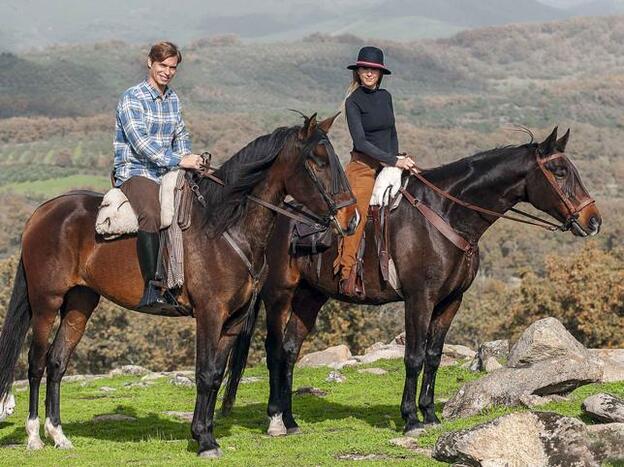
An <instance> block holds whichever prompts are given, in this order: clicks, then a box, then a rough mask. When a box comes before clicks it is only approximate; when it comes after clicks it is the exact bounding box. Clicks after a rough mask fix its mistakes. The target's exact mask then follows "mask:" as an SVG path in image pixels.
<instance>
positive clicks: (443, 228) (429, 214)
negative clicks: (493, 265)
mask: <svg viewBox="0 0 624 467" xmlns="http://www.w3.org/2000/svg"><path fill="white" fill-rule="evenodd" d="M399 191H400V192H401V193H402V194H403V196H404V197H405V199H406V200H407V201H408V202H409V203H410V204H411V205H412V206H414V207H415V208H416V209H418V211H420V213H421V214H422V215H423V216H424V218H425V219H427V220H428V221H429V223H430V224H431V225H433V226H434V227H435V228H436V229H437V230H438V231H439V232H440V233H441V234H442V235H444V236H445V237H446V238H447V239H448V240H449V241H450V242H451V243H452V244H453V245H455V246H456V247H457V248H459V249H460V250H462V251H463V252H464V253H466V254H468V255H470V254H472V252H473V251H474V245H473V244H472V243H470V242H469V241H468V240H466V239H465V238H464V237H462V236H461V235H459V234H458V233H457V232H456V231H455V230H454V229H453V227H451V226H450V224H449V223H448V222H446V221H445V220H444V219H443V218H442V217H441V216H440V215H439V214H438V213H436V212H435V211H434V210H433V209H431V208H430V207H429V206H427V205H426V204H423V203H421V202H420V201H419V200H417V199H416V198H414V197H413V196H412V194H411V193H410V192H409V191H407V190H406V189H405V188H403V187H401V188H399Z"/></svg>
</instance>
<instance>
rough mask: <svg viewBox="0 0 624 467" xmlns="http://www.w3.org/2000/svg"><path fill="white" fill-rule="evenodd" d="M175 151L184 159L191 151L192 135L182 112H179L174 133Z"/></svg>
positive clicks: (173, 145)
mask: <svg viewBox="0 0 624 467" xmlns="http://www.w3.org/2000/svg"><path fill="white" fill-rule="evenodd" d="M172 147H173V152H174V153H175V154H176V155H178V156H179V157H180V159H182V156H186V155H187V154H190V153H191V136H190V134H189V132H188V130H187V128H186V125H185V124H184V120H183V119H182V113H181V112H178V123H177V124H176V127H175V131H174V134H173V144H172Z"/></svg>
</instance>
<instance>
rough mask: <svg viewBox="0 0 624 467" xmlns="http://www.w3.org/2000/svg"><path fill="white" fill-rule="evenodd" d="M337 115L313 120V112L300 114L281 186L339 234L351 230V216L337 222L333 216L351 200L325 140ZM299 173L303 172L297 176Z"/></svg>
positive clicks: (351, 201) (337, 164) (335, 156)
mask: <svg viewBox="0 0 624 467" xmlns="http://www.w3.org/2000/svg"><path fill="white" fill-rule="evenodd" d="M337 116H338V114H336V115H334V116H332V117H329V118H327V119H325V120H322V121H320V122H319V121H317V119H316V114H314V115H312V116H311V117H307V116H305V115H304V116H303V117H304V124H303V125H302V126H301V128H300V129H299V131H298V132H297V137H296V139H295V141H294V144H293V145H292V146H293V149H294V150H293V151H291V153H290V156H289V160H288V164H286V169H285V173H284V174H283V176H284V186H285V188H286V193H287V194H288V195H290V196H292V197H293V198H294V199H295V200H297V201H298V202H300V203H302V204H304V205H305V206H306V207H307V208H308V209H309V210H310V211H312V212H313V213H314V214H315V215H316V217H318V218H319V219H322V220H323V221H324V223H326V224H329V223H330V222H331V223H332V224H333V226H334V227H335V229H336V230H337V231H338V233H340V234H344V233H345V232H347V233H348V232H349V231H352V230H354V229H355V225H353V224H354V223H355V222H356V219H355V216H354V218H352V219H349V220H348V221H347V223H348V225H340V223H339V222H338V220H337V219H336V213H337V212H338V210H339V209H341V208H343V207H345V206H348V205H350V204H353V203H355V198H354V197H353V193H352V192H351V187H350V186H349V182H348V180H347V177H346V175H345V172H344V170H343V168H342V165H341V164H340V159H338V156H337V155H336V151H335V150H334V147H333V146H332V144H331V141H330V140H329V136H328V132H329V129H330V128H331V126H332V124H333V123H334V120H335V119H336V117H337ZM300 174H306V176H305V177H301V175H300Z"/></svg>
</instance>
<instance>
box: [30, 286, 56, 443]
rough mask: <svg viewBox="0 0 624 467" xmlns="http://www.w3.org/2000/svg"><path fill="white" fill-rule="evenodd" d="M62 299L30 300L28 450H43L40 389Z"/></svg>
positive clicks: (32, 298)
mask: <svg viewBox="0 0 624 467" xmlns="http://www.w3.org/2000/svg"><path fill="white" fill-rule="evenodd" d="M62 303H63V297H58V296H57V297H48V298H42V297H31V306H32V313H33V315H32V330H33V337H32V342H31V344H30V350H29V352H28V385H29V409H28V418H27V419H26V434H27V435H28V441H27V445H26V446H27V448H28V449H30V450H37V449H41V448H43V441H41V437H40V436H39V425H40V422H39V388H40V386H41V378H42V377H43V372H44V371H45V365H46V356H47V353H48V348H49V346H50V344H49V337H50V332H51V331H52V327H53V326H54V320H55V319H56V314H57V313H58V310H59V308H60V307H61V305H62Z"/></svg>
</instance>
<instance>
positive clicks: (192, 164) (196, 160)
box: [180, 154, 204, 170]
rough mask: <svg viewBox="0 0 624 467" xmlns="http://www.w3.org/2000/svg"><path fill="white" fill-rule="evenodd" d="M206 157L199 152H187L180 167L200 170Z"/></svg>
mask: <svg viewBox="0 0 624 467" xmlns="http://www.w3.org/2000/svg"><path fill="white" fill-rule="evenodd" d="M203 161H204V159H203V158H202V156H200V155H199V154H187V155H186V156H183V157H182V160H181V161H180V167H182V168H183V169H191V170H199V169H201V165H202V162H203Z"/></svg>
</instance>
